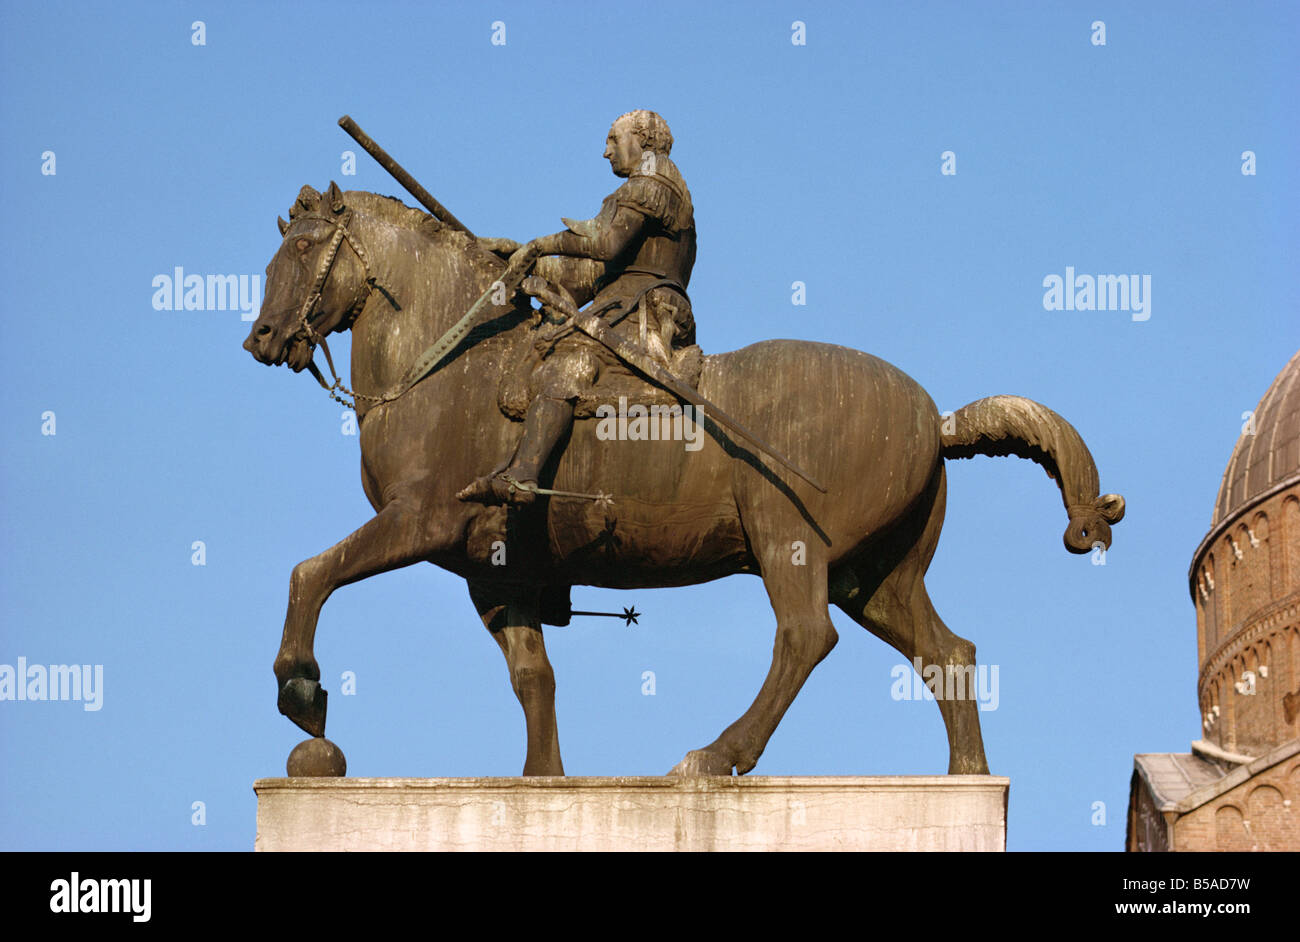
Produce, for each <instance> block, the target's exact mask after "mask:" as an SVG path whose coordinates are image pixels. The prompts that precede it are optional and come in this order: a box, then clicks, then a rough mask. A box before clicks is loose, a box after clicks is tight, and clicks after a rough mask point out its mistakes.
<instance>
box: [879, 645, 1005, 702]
mask: <svg viewBox="0 0 1300 942" xmlns="http://www.w3.org/2000/svg"><path fill="white" fill-rule="evenodd" d="M998 673H999V671H998V665H997V664H980V665H978V666H976V665H975V664H926V663H924V662H923V661H922V660H921V659H920V658H919V657H914V658H912V663H911V664H895V665H894V666H893V667H891V668H890V669H889V676H890V677H891V678H893V680H894V683H893V686H891V687H890V688H889V695H890V696H891V697H892V698H893V699H895V700H978V701H979V708H980V709H981V710H996V709H997V708H998V703H999V701H1000V696H999V692H998Z"/></svg>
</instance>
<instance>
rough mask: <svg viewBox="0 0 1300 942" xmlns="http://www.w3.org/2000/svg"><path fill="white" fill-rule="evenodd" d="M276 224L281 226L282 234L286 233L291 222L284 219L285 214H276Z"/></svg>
mask: <svg viewBox="0 0 1300 942" xmlns="http://www.w3.org/2000/svg"><path fill="white" fill-rule="evenodd" d="M275 224H276V225H277V226H279V227H280V235H284V234H285V232H287V231H288V229H289V224H288V223H287V222H285V221H284V217H283V216H276V217H275Z"/></svg>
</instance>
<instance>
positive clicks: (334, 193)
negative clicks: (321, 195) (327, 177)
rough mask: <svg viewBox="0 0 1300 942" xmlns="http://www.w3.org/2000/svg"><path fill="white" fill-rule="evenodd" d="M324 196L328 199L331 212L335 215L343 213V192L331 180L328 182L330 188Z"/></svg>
mask: <svg viewBox="0 0 1300 942" xmlns="http://www.w3.org/2000/svg"><path fill="white" fill-rule="evenodd" d="M325 195H326V196H327V197H328V198H329V201H330V209H331V210H333V211H334V212H335V213H341V212H343V191H342V190H340V189H339V185H338V184H337V183H335V182H334V181H333V180H331V181H330V188H329V189H328V190H326V191H325Z"/></svg>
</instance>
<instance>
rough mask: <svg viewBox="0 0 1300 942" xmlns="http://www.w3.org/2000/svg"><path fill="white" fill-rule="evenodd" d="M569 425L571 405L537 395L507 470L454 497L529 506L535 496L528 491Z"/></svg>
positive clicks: (487, 476)
mask: <svg viewBox="0 0 1300 942" xmlns="http://www.w3.org/2000/svg"><path fill="white" fill-rule="evenodd" d="M572 424H573V403H572V402H570V401H569V400H567V399H552V398H550V397H549V396H540V395H539V396H538V397H537V398H536V399H534V400H533V401H532V404H531V405H529V407H528V413H527V415H525V416H524V435H523V439H522V440H521V441H520V442H519V448H518V450H517V451H516V452H515V457H514V460H513V461H511V462H510V466H509V467H507V468H506V469H505V470H504V471H498V472H496V473H495V474H486V475H484V476H483V477H480V478H478V479H477V480H475V481H474V483H472V484H470V485H469V486H468V487H466V488H464V489H463V490H462V491H461V492H460V493H458V494H457V495H456V497H457V498H459V499H460V500H465V501H477V502H479V503H481V504H519V505H526V504H531V503H532V502H533V501H534V500H535V499H536V497H537V495H536V494H535V493H534V492H533V491H532V490H531V489H530V488H535V487H536V486H537V478H538V475H540V474H541V471H542V466H543V465H544V464H546V459H547V458H549V457H550V455H551V452H552V451H554V450H555V446H556V445H557V444H559V441H560V439H561V438H563V437H564V433H565V432H567V431H568V430H569V426H571V425H572ZM521 484H522V485H527V486H528V487H520V486H519V485H521Z"/></svg>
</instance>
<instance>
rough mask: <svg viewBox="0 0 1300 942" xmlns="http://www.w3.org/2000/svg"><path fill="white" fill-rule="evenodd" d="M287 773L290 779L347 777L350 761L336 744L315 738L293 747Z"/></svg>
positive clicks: (286, 767) (321, 738)
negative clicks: (331, 776)
mask: <svg viewBox="0 0 1300 942" xmlns="http://www.w3.org/2000/svg"><path fill="white" fill-rule="evenodd" d="M285 771H287V772H288V773H289V777H290V778H298V777H300V776H301V777H311V778H320V777H323V776H330V775H333V776H339V775H347V773H348V760H347V759H346V758H344V756H343V750H342V749H340V748H339V747H338V746H336V745H334V743H332V742H330V741H329V740H328V739H326V738H325V737H323V736H315V737H313V738H311V739H305V740H303V741H302V742H300V743H298V745H296V746H294V747H293V752H291V753H289V761H288V762H286V763H285Z"/></svg>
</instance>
